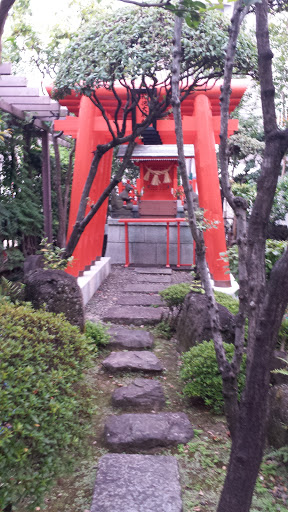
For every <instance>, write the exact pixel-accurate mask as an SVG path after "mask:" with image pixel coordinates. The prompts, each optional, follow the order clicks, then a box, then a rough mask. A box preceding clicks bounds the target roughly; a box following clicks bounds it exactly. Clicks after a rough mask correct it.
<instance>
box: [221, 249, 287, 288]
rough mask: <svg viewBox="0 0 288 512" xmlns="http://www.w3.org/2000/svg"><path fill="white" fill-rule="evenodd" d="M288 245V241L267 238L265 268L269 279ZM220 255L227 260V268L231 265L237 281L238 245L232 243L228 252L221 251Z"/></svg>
mask: <svg viewBox="0 0 288 512" xmlns="http://www.w3.org/2000/svg"><path fill="white" fill-rule="evenodd" d="M286 247H287V241H282V240H270V239H268V240H266V247H265V270H266V277H267V279H269V275H270V272H271V270H272V268H273V266H274V265H275V263H276V261H277V260H278V259H279V258H280V257H281V256H282V254H283V252H284V251H285V249H286ZM220 256H221V258H222V259H223V260H224V261H225V262H227V268H228V266H229V268H230V271H231V273H232V274H233V276H234V277H235V279H236V281H238V280H239V277H238V246H237V245H232V247H229V249H228V250H227V252H226V253H220Z"/></svg>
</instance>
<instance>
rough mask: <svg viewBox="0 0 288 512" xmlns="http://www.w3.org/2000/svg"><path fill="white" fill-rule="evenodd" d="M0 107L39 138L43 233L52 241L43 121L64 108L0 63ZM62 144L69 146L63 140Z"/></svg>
mask: <svg viewBox="0 0 288 512" xmlns="http://www.w3.org/2000/svg"><path fill="white" fill-rule="evenodd" d="M0 110H2V111H3V112H7V113H8V114H11V115H13V116H15V117H17V118H18V119H20V120H22V121H27V122H28V121H30V122H33V125H34V126H35V128H37V129H38V130H39V136H41V139H42V193H43V214H44V234H45V237H47V238H48V241H49V242H52V206H51V170H50V152H49V138H51V137H52V133H53V124H52V125H51V128H50V127H49V125H48V124H47V121H51V122H53V121H54V120H55V119H60V118H61V117H65V115H66V113H67V109H65V108H64V109H63V107H61V108H60V105H59V103H58V102H57V101H53V100H51V98H50V97H49V96H44V95H40V94H39V90H38V89H37V88H32V87H27V79H26V78H25V77H21V76H14V75H12V66H11V64H10V63H3V64H0ZM61 144H62V145H67V146H69V143H67V142H66V141H65V140H62V141H61Z"/></svg>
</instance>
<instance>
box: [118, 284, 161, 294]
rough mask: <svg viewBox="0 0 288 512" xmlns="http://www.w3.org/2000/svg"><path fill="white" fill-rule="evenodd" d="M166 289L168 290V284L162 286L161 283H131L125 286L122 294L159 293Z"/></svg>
mask: <svg viewBox="0 0 288 512" xmlns="http://www.w3.org/2000/svg"><path fill="white" fill-rule="evenodd" d="M165 288H167V284H161V283H160V284H157V283H150V284H149V283H147V284H145V283H143V284H140V283H136V284H133V283H129V284H126V285H125V286H123V288H122V292H126V293H127V292H129V293H135V292H140V293H158V292H160V291H161V290H165Z"/></svg>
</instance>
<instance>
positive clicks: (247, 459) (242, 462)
mask: <svg viewBox="0 0 288 512" xmlns="http://www.w3.org/2000/svg"><path fill="white" fill-rule="evenodd" d="M255 10H256V36H257V47H258V66H259V76H260V86H261V98H262V110H263V121H264V131H265V142H266V147H265V152H264V158H263V164H262V169H261V176H260V179H259V182H258V187H257V189H258V191H257V198H256V201H255V205H254V207H253V210H252V214H251V218H250V222H249V227H248V244H247V245H248V248H247V254H246V265H247V270H248V282H249V287H248V320H249V333H248V344H247V374H246V385H245V390H244V393H243V396H242V398H241V403H240V410H239V416H238V424H237V428H236V433H235V436H234V437H233V439H232V449H231V454H230V461H229V466H228V470H227V475H226V480H225V484H224V488H223V491H222V494H221V498H220V501H219V505H218V508H217V512H231V511H233V512H249V510H250V506H251V501H252V496H253V491H254V486H255V483H256V479H257V475H258V471H259V467H260V464H261V460H262V456H263V450H264V446H265V436H266V422H267V413H268V411H267V405H268V392H269V380H270V361H271V357H272V354H273V350H274V347H275V343H276V340H277V334H278V330H279V328H280V325H281V321H282V317H283V314H284V311H285V307H286V305H287V301H288V277H287V272H288V253H287V251H286V252H285V253H284V255H283V256H282V258H281V259H280V260H279V261H278V262H277V263H276V265H275V266H274V268H273V270H272V272H271V274H270V278H269V281H268V283H267V282H266V277H265V240H266V226H267V223H268V219H269V215H270V211H271V207H272V203H273V198H274V194H275V189H276V185H277V177H278V170H279V168H280V164H281V159H282V157H283V155H284V153H285V152H286V151H287V148H288V131H287V130H286V131H285V130H284V131H282V132H280V131H279V130H278V128H277V124H276V115H275V105H274V86H273V80H272V66H271V61H272V56H273V55H272V52H271V50H270V45H269V32H268V23H267V13H268V2H267V0H262V3H258V4H256V8H255ZM242 257H243V255H242ZM239 258H240V255H239ZM248 262H249V264H248ZM242 292H243V290H241V288H240V293H242Z"/></svg>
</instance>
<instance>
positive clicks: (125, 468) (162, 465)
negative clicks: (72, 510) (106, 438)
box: [90, 453, 182, 512]
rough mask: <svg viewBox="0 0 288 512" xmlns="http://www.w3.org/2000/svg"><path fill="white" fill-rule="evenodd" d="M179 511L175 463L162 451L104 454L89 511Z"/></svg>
mask: <svg viewBox="0 0 288 512" xmlns="http://www.w3.org/2000/svg"><path fill="white" fill-rule="evenodd" d="M156 511H157V512H182V499H181V487H180V478H179V471H178V463H177V461H176V459H175V458H174V457H171V456H165V455H138V454H137V455H128V454H116V453H111V454H109V453H108V454H106V455H104V456H103V457H101V459H100V460H99V466H98V471H97V477H96V482H95V490H94V496H93V501H92V506H91V511H90V512H156Z"/></svg>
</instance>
